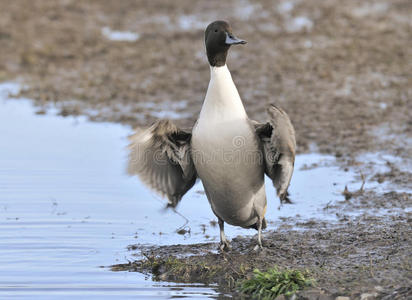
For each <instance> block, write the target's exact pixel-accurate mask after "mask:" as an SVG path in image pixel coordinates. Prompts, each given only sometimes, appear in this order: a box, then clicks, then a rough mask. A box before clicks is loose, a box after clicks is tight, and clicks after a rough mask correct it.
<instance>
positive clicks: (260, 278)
mask: <svg viewBox="0 0 412 300" xmlns="http://www.w3.org/2000/svg"><path fill="white" fill-rule="evenodd" d="M253 273H254V276H253V277H252V278H251V279H246V280H244V281H242V282H241V284H240V292H241V293H243V294H246V295H250V296H252V297H253V298H255V299H262V300H268V299H275V298H276V297H277V296H279V295H285V296H291V295H293V294H294V293H295V292H296V291H298V290H301V289H303V288H304V287H307V286H311V285H313V283H314V280H313V279H312V278H310V277H309V274H308V272H307V271H306V272H301V271H298V270H283V271H279V270H278V268H277V267H274V268H272V269H269V270H268V271H267V272H261V271H259V270H258V269H255V270H254V271H253Z"/></svg>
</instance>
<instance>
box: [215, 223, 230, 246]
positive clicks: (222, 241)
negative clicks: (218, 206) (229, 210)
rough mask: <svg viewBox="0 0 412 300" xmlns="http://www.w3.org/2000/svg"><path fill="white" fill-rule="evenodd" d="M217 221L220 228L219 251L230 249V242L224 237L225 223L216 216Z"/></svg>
mask: <svg viewBox="0 0 412 300" xmlns="http://www.w3.org/2000/svg"><path fill="white" fill-rule="evenodd" d="M217 219H218V223H219V229H220V246H219V248H220V250H221V251H228V250H230V244H229V241H228V240H227V239H226V235H225V223H224V222H223V220H222V219H221V218H219V217H217Z"/></svg>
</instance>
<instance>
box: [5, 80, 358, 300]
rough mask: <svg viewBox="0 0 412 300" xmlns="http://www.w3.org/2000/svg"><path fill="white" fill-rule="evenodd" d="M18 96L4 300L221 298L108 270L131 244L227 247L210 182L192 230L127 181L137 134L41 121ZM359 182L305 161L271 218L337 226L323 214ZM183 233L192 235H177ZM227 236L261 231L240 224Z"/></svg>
mask: <svg viewBox="0 0 412 300" xmlns="http://www.w3.org/2000/svg"><path fill="white" fill-rule="evenodd" d="M17 89H18V86H17V85H14V84H0V136H1V137H2V138H1V139H0V298H4V297H7V298H19V299H21V298H30V299H33V298H36V297H37V298H39V299H45V298H59V299H60V298H64V297H72V296H76V295H79V296H80V295H81V296H87V297H88V298H99V299H101V298H105V297H109V298H110V297H116V298H120V297H122V298H136V297H140V298H144V299H147V298H168V297H190V298H202V297H216V296H217V295H218V294H217V293H216V292H215V291H214V289H213V287H205V286H202V285H178V284H173V283H165V282H160V283H158V282H156V283H155V282H152V281H151V280H146V278H145V277H144V276H143V275H141V274H138V273H127V272H111V271H109V270H108V269H107V268H101V267H100V266H109V265H111V264H115V263H123V262H127V259H128V258H130V255H131V254H130V253H129V252H128V251H127V249H126V247H127V246H128V245H130V244H137V243H139V244H159V245H160V244H176V243H186V244H187V243H197V242H207V241H216V242H217V241H218V240H219V238H218V229H217V228H216V227H213V226H211V225H210V221H212V220H215V218H214V216H213V214H212V212H211V210H210V207H209V204H208V202H207V199H206V196H205V195H204V193H203V188H202V185H201V183H198V184H197V185H196V186H195V187H194V188H193V189H192V190H191V191H190V192H189V193H188V194H187V195H186V196H185V197H184V199H183V201H182V203H181V205H180V206H179V208H178V211H179V212H180V214H181V215H183V216H185V218H187V219H188V223H187V224H186V220H185V219H184V217H182V216H181V215H178V214H175V213H173V212H170V211H165V210H164V206H165V203H166V202H165V201H164V200H162V199H160V198H159V197H158V196H156V195H155V194H153V193H152V192H150V191H149V190H148V189H147V188H145V187H144V186H142V184H140V182H139V181H138V179H137V178H131V177H128V176H127V175H126V172H125V165H126V159H127V152H126V145H127V136H128V135H129V134H130V133H131V129H130V128H128V127H125V126H121V125H116V124H107V123H90V122H88V121H87V120H86V119H85V118H82V117H80V118H74V117H67V118H63V117H59V116H55V115H52V114H47V115H36V114H34V111H35V110H34V108H33V106H32V104H31V102H30V101H29V100H27V99H7V98H8V97H7V94H8V91H11V92H16V90H17ZM354 177H355V174H354V173H352V172H350V171H349V172H344V171H342V170H341V169H339V168H338V167H336V166H335V159H334V157H331V156H323V155H318V154H305V155H299V156H298V157H297V159H296V172H295V174H294V177H293V180H292V184H291V189H290V192H291V195H292V199H293V201H294V202H295V204H293V205H284V206H283V207H282V208H281V209H280V210H279V209H278V206H279V201H278V200H277V199H275V191H274V189H273V187H272V185H271V183H270V182H269V181H268V182H267V193H268V202H269V204H268V213H267V218H268V220H269V221H275V220H277V219H278V218H279V217H280V216H281V217H296V216H297V215H298V217H299V218H301V219H302V218H303V219H305V218H321V219H327V220H334V219H335V216H334V215H328V214H327V213H325V212H324V210H323V209H322V208H323V207H324V206H325V205H327V204H328V203H331V202H333V201H336V200H342V199H343V196H342V195H341V192H342V191H343V189H344V186H345V185H346V184H351V183H352V182H353V180H354ZM354 185H355V186H356V184H354ZM275 224H276V223H273V224H272V223H271V224H269V227H272V229H273V228H274V227H275V226H276V225H275ZM181 226H185V227H184V228H185V229H187V230H190V233H189V232H188V233H186V234H185V235H180V234H177V233H176V231H177V230H178V229H179V228H181ZM226 232H227V235H228V236H229V237H230V238H233V237H235V236H236V235H238V234H242V235H254V234H255V233H256V232H255V231H253V230H244V229H239V228H235V227H232V226H226Z"/></svg>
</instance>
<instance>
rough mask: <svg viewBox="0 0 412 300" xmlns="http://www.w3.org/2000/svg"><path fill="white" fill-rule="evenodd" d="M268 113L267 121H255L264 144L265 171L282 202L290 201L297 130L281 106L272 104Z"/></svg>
mask: <svg viewBox="0 0 412 300" xmlns="http://www.w3.org/2000/svg"><path fill="white" fill-rule="evenodd" d="M268 114H269V122H267V123H258V122H256V121H253V124H254V126H255V129H256V134H257V135H258V137H259V138H260V141H261V144H262V149H263V156H264V162H265V173H266V174H267V175H268V176H269V177H270V178H271V179H272V182H273V185H274V186H275V188H276V191H277V195H278V196H279V198H280V200H281V202H290V200H289V198H288V187H289V184H290V180H291V178H292V174H293V168H294V163H295V150H296V140H295V130H294V128H293V125H292V123H291V121H290V119H289V116H288V115H287V114H286V112H285V111H284V110H283V109H281V108H280V107H277V106H275V105H271V106H270V107H269V108H268Z"/></svg>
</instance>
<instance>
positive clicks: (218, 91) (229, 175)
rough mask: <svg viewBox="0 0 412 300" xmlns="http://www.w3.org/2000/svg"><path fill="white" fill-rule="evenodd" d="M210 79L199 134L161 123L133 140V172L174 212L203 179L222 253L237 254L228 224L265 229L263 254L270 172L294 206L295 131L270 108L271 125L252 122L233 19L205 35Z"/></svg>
mask: <svg viewBox="0 0 412 300" xmlns="http://www.w3.org/2000/svg"><path fill="white" fill-rule="evenodd" d="M204 38H205V47H206V54H207V60H208V62H209V65H210V81H209V85H208V88H207V92H206V96H205V98H204V102H203V105H202V108H201V111H200V114H199V117H198V119H197V121H196V123H195V125H194V126H193V128H192V130H191V131H190V130H184V129H181V128H178V127H177V126H176V125H175V124H174V123H173V122H172V121H171V120H167V119H162V120H158V121H156V122H155V123H154V124H153V125H152V126H150V127H149V128H147V129H138V130H136V132H135V133H134V134H132V135H131V136H130V144H129V160H128V173H129V174H130V175H137V176H138V177H139V178H140V180H141V181H142V182H143V183H145V184H146V185H147V186H148V187H149V188H151V189H152V190H154V191H156V192H158V193H159V194H160V195H162V196H164V197H166V198H167V199H168V204H167V206H168V207H171V208H175V207H176V206H177V205H178V203H179V202H180V201H181V199H182V197H183V196H184V195H185V194H186V192H187V191H188V190H190V189H191V188H192V187H193V185H194V184H195V183H196V181H197V180H201V181H202V184H203V187H204V191H205V194H206V197H207V199H208V201H209V204H210V207H211V209H212V211H213V213H214V214H215V216H216V217H217V220H218V224H219V230H220V244H219V249H220V250H221V251H227V250H230V249H231V247H230V243H229V241H228V239H227V237H226V235H225V232H224V224H225V223H227V224H230V225H233V226H240V227H243V228H253V229H256V230H257V231H258V235H257V244H256V246H255V249H259V248H260V249H262V247H263V246H262V229H265V228H266V226H267V222H266V219H265V214H266V210H267V199H266V191H265V180H264V177H265V174H266V175H267V176H268V177H269V178H270V179H271V180H272V183H273V185H274V187H275V188H276V193H277V196H278V197H279V199H280V201H281V203H291V200H290V198H289V193H288V188H289V184H290V181H291V178H292V174H293V168H294V161H295V149H296V140H295V130H294V127H293V125H292V123H291V120H290V118H289V116H288V115H287V113H286V112H285V111H284V110H283V109H282V108H280V107H279V106H277V105H274V104H271V105H269V106H268V108H267V113H268V116H269V118H268V120H267V121H266V122H263V123H262V122H257V121H254V120H252V119H250V118H249V117H248V115H247V113H246V110H245V107H244V105H243V103H242V100H241V98H240V95H239V92H238V90H237V88H236V85H235V83H234V81H233V79H232V76H231V73H230V71H229V69H228V67H227V65H226V60H227V56H228V52H229V49H230V48H231V47H232V46H235V45H244V44H246V41H245V40H242V39H239V38H237V37H236V36H235V35H234V34H233V32H232V28H231V26H230V25H229V23H228V22H226V21H222V20H218V21H214V22H212V23H210V24H209V25H208V26H207V28H206V30H205V35H204Z"/></svg>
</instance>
